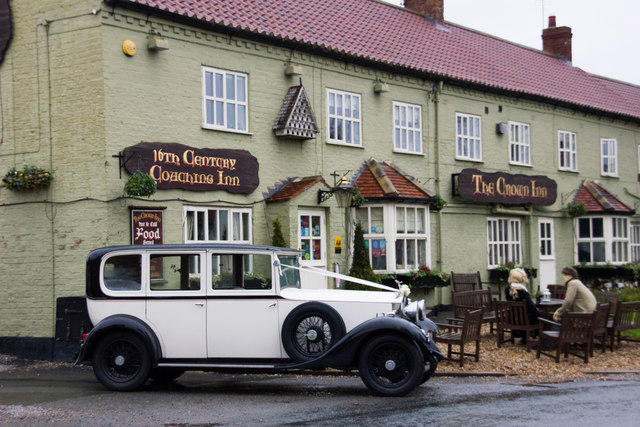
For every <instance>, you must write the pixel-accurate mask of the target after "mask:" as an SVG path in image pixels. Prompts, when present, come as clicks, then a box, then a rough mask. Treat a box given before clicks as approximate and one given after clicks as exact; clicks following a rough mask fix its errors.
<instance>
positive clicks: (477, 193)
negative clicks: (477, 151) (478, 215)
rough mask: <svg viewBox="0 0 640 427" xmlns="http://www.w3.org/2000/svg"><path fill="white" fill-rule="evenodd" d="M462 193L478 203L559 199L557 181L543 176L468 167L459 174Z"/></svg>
mask: <svg viewBox="0 0 640 427" xmlns="http://www.w3.org/2000/svg"><path fill="white" fill-rule="evenodd" d="M458 193H459V194H460V196H461V197H463V198H465V199H468V200H473V201H474V202H478V203H504V204H511V205H519V204H528V203H530V204H534V205H544V206H547V205H551V204H553V203H554V202H555V201H556V195H557V184H556V182H555V181H554V180H552V179H550V178H547V177H546V176H542V175H535V176H530V175H521V174H517V175H512V174H508V173H504V172H494V173H488V172H482V171H479V170H478V169H464V170H463V171H462V172H460V174H459V175H458Z"/></svg>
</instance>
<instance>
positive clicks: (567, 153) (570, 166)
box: [558, 130, 578, 172]
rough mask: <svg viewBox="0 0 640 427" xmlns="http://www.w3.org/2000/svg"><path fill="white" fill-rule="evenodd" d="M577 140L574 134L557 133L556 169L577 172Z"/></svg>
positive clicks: (566, 132) (561, 131)
mask: <svg viewBox="0 0 640 427" xmlns="http://www.w3.org/2000/svg"><path fill="white" fill-rule="evenodd" d="M577 141H578V139H577V136H576V134H575V133H574V132H569V131H565V130H559V131H558V169H559V170H561V171H570V172H578V142H577Z"/></svg>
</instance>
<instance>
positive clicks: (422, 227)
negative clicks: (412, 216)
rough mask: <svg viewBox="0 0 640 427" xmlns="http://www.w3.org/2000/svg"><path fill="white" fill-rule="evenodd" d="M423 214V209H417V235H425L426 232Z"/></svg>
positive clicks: (424, 212)
mask: <svg viewBox="0 0 640 427" xmlns="http://www.w3.org/2000/svg"><path fill="white" fill-rule="evenodd" d="M425 214H426V210H425V209H422V208H420V209H418V218H417V221H418V229H417V230H416V231H417V232H418V234H425V232H426V220H425Z"/></svg>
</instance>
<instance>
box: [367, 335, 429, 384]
mask: <svg viewBox="0 0 640 427" xmlns="http://www.w3.org/2000/svg"><path fill="white" fill-rule="evenodd" d="M358 369H359V371H360V378H362V382H364V384H365V385H366V386H367V388H368V389H369V391H370V392H371V393H372V394H374V395H378V396H404V395H405V394H407V393H409V392H410V391H412V390H413V389H414V388H416V387H417V386H418V385H419V384H420V381H422V379H423V375H424V374H425V370H424V369H425V363H424V357H423V356H422V352H421V351H420V349H419V348H418V346H417V345H416V344H415V343H414V342H412V341H410V340H408V339H405V338H403V337H398V336H393V335H381V336H378V337H375V338H373V339H371V340H370V341H369V342H368V343H366V344H365V346H364V347H363V349H362V352H361V353H360V360H359V363H358Z"/></svg>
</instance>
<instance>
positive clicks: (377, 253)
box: [371, 239, 387, 270]
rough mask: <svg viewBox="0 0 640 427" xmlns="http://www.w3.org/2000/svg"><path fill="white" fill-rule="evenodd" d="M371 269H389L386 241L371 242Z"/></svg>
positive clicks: (373, 240) (376, 240) (375, 240)
mask: <svg viewBox="0 0 640 427" xmlns="http://www.w3.org/2000/svg"><path fill="white" fill-rule="evenodd" d="M371 268H373V269H374V270H385V269H386V268H387V248H386V240H384V239H372V240H371Z"/></svg>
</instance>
